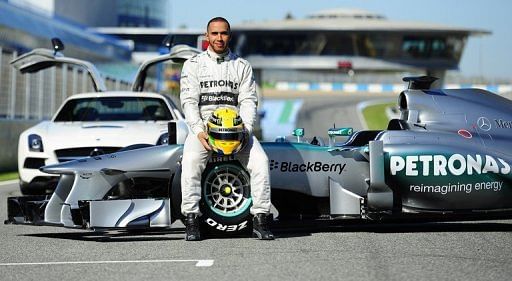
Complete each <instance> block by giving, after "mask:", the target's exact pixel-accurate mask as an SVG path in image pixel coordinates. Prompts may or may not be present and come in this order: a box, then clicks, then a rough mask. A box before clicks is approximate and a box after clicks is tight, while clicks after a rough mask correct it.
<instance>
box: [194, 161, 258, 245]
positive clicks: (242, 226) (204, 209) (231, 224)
mask: <svg viewBox="0 0 512 281" xmlns="http://www.w3.org/2000/svg"><path fill="white" fill-rule="evenodd" d="M226 168H227V169H230V170H231V171H233V170H235V171H236V172H237V173H238V174H239V175H240V177H242V178H243V179H241V180H242V181H247V184H249V183H250V176H249V173H248V172H247V171H246V170H245V169H244V168H243V167H242V165H241V164H240V162H238V161H229V162H221V163H209V164H208V165H207V166H206V168H205V170H204V172H203V175H202V179H201V201H200V203H199V206H200V209H201V213H202V214H203V215H202V216H201V226H202V229H203V230H204V232H206V233H207V234H210V235H213V236H230V235H241V234H246V233H248V232H249V231H250V230H251V229H252V220H251V214H250V209H251V206H252V198H251V196H250V187H249V190H248V193H249V194H248V198H250V199H251V202H249V203H247V205H245V206H244V208H243V211H242V212H240V213H237V214H236V215H232V216H224V215H221V214H219V213H217V212H215V211H213V210H212V208H211V207H210V205H211V204H208V202H207V200H208V199H207V198H206V196H205V191H206V188H208V186H207V183H206V179H207V177H209V176H210V177H211V176H212V175H211V173H213V172H214V171H215V170H217V171H219V170H224V169H226ZM240 177H239V178H240Z"/></svg>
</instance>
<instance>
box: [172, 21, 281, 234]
mask: <svg viewBox="0 0 512 281" xmlns="http://www.w3.org/2000/svg"><path fill="white" fill-rule="evenodd" d="M205 36H206V40H207V41H208V43H209V46H208V49H207V50H206V51H204V52H202V53H200V54H198V55H196V56H194V57H192V58H190V59H189V60H187V61H186V62H185V64H184V66H183V70H182V73H181V81H180V83H181V91H180V100H181V107H182V109H183V111H184V113H185V119H186V121H187V124H188V126H189V127H190V129H191V132H192V133H191V134H189V135H188V137H187V139H186V140H185V144H184V148H183V159H182V175H181V186H182V204H181V212H182V213H183V215H184V216H185V217H186V222H185V225H186V233H185V240H187V241H197V240H201V232H200V228H199V217H200V216H201V212H200V210H199V201H200V199H201V174H202V173H203V171H204V169H205V167H206V164H207V162H208V159H209V157H210V156H211V154H212V148H211V146H210V145H209V143H208V134H207V131H206V126H205V124H206V122H207V121H208V119H209V117H210V115H211V114H212V112H213V111H214V110H215V109H217V108H219V107H228V108H233V109H235V110H237V111H238V112H239V115H240V117H241V118H242V122H243V124H244V126H245V130H246V132H247V135H248V143H247V145H246V146H245V147H244V148H243V149H242V150H241V151H240V152H238V153H237V156H236V157H237V159H239V160H240V162H241V163H242V165H243V166H244V167H245V168H246V169H247V171H248V172H249V174H250V178H251V179H250V183H251V197H252V200H253V201H252V202H253V205H252V207H251V210H250V212H251V214H252V215H253V216H254V217H253V236H254V237H257V238H258V239H261V240H273V239H274V236H273V234H272V233H271V231H270V230H269V227H268V223H267V217H268V214H269V213H270V205H271V203H270V177H269V165H268V157H267V155H266V154H265V151H264V150H263V148H262V147H261V145H260V143H259V142H258V140H257V139H256V137H254V136H253V135H252V130H253V124H254V120H255V118H256V106H257V103H258V97H257V94H256V83H255V81H254V77H253V72H252V67H251V65H250V64H249V62H247V61H246V60H244V59H242V58H241V57H239V56H237V55H236V54H234V53H232V52H231V51H230V49H229V48H228V43H229V40H230V38H231V30H230V25H229V22H228V21H227V20H226V19H225V18H222V17H215V18H213V19H211V20H210V21H209V22H208V24H207V26H206V34H205Z"/></svg>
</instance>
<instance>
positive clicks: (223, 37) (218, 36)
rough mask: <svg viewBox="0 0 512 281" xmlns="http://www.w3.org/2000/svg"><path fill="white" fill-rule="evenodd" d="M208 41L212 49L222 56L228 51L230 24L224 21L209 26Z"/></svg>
mask: <svg viewBox="0 0 512 281" xmlns="http://www.w3.org/2000/svg"><path fill="white" fill-rule="evenodd" d="M205 36H206V40H208V43H209V44H210V47H211V48H212V50H213V51H214V52H216V53H217V54H222V53H224V52H226V50H227V49H228V43H229V39H231V34H230V33H229V29H228V24H227V23H225V22H223V21H214V22H211V23H210V26H208V30H207V31H206V34H205Z"/></svg>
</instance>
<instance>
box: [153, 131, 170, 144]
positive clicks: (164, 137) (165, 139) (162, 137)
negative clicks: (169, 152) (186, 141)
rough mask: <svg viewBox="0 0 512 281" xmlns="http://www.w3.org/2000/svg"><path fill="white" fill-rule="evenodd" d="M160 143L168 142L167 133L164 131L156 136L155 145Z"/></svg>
mask: <svg viewBox="0 0 512 281" xmlns="http://www.w3.org/2000/svg"><path fill="white" fill-rule="evenodd" d="M161 144H169V133H164V134H162V135H161V136H160V137H159V138H158V141H157V142H156V145H161Z"/></svg>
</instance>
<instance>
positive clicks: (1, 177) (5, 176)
mask: <svg viewBox="0 0 512 281" xmlns="http://www.w3.org/2000/svg"><path fill="white" fill-rule="evenodd" d="M17 178H18V172H6V173H0V181H7V180H15V179H17Z"/></svg>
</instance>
